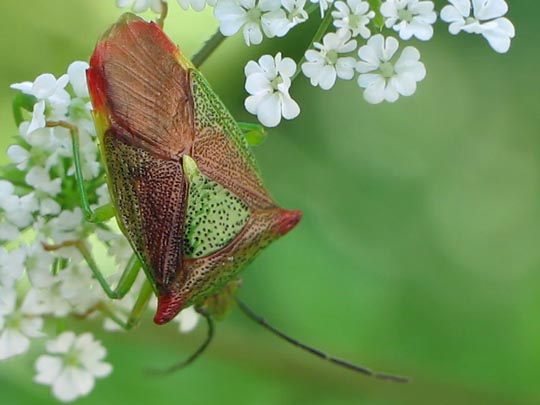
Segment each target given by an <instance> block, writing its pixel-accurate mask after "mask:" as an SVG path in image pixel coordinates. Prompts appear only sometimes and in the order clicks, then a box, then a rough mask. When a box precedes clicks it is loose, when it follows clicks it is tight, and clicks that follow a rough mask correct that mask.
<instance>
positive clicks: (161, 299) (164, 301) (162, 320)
mask: <svg viewBox="0 0 540 405" xmlns="http://www.w3.org/2000/svg"><path fill="white" fill-rule="evenodd" d="M183 305H184V302H183V300H182V299H181V298H180V296H178V295H160V296H158V307H157V311H156V315H155V316H154V323H156V324H158V325H164V324H166V323H167V322H170V321H171V320H173V319H174V317H175V316H176V315H178V313H179V312H180V311H181V310H182V308H183Z"/></svg>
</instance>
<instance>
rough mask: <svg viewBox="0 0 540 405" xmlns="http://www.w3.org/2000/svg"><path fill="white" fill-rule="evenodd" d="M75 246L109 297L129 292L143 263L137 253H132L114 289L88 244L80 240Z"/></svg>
mask: <svg viewBox="0 0 540 405" xmlns="http://www.w3.org/2000/svg"><path fill="white" fill-rule="evenodd" d="M75 246H76V247H77V249H78V250H79V252H81V254H82V256H83V257H84V260H85V261H86V263H87V264H88V267H90V270H91V271H92V274H93V275H94V278H95V279H96V280H97V281H98V283H99V284H100V285H101V288H103V291H104V292H105V294H107V296H108V297H109V298H111V299H121V298H122V297H124V296H125V295H126V294H127V293H128V291H129V290H130V289H131V287H132V286H133V283H134V282H135V279H136V278H137V275H138V274H139V271H140V270H141V263H140V262H139V259H138V258H137V256H136V255H135V254H133V255H131V258H130V259H129V261H128V263H127V265H126V268H125V269H124V271H123V273H122V275H121V276H120V280H119V281H118V283H117V285H116V287H115V288H114V289H113V288H112V287H111V286H110V285H109V283H108V282H107V280H106V279H105V276H104V275H103V273H102V272H101V270H99V267H98V265H97V263H96V262H95V261H94V258H93V257H92V254H91V253H90V251H89V250H88V248H87V246H86V245H85V244H84V243H83V242H81V241H78V242H77V243H76V244H75Z"/></svg>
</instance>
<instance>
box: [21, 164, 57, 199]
mask: <svg viewBox="0 0 540 405" xmlns="http://www.w3.org/2000/svg"><path fill="white" fill-rule="evenodd" d="M24 180H25V181H26V184H28V185H29V186H32V187H34V188H35V189H36V190H39V191H42V192H44V193H45V194H48V195H51V196H55V195H56V194H58V193H59V192H60V190H61V189H62V184H61V183H62V180H61V179H59V178H57V179H54V180H53V179H51V176H50V175H49V171H48V170H47V169H46V168H44V167H39V166H34V167H32V168H31V169H30V170H29V171H28V173H27V174H26V177H25V178H24Z"/></svg>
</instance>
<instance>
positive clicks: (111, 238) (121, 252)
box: [96, 228, 133, 267]
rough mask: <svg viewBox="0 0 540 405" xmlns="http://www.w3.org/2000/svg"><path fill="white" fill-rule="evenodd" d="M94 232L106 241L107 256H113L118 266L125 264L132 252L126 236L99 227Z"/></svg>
mask: <svg viewBox="0 0 540 405" xmlns="http://www.w3.org/2000/svg"><path fill="white" fill-rule="evenodd" d="M96 234H97V236H98V237H99V239H101V240H103V241H104V242H106V244H107V247H108V249H107V253H108V254H109V256H112V257H114V259H115V261H116V264H117V265H118V266H119V267H123V266H125V265H126V263H127V262H128V260H129V259H130V258H131V255H132V254H133V249H132V247H131V245H130V244H129V242H128V240H127V238H126V237H125V236H124V235H122V234H121V233H117V232H112V231H109V230H104V229H101V228H97V229H96Z"/></svg>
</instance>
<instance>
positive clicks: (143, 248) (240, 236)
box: [49, 13, 400, 381]
mask: <svg viewBox="0 0 540 405" xmlns="http://www.w3.org/2000/svg"><path fill="white" fill-rule="evenodd" d="M87 78H88V86H89V90H90V95H91V99H92V104H93V115H94V121H95V125H96V129H97V133H98V138H99V147H100V151H101V155H102V158H103V160H104V163H105V167H106V175H107V183H108V187H109V191H110V194H111V199H112V206H108V207H103V208H100V209H98V210H96V211H95V212H93V211H92V210H91V209H90V204H89V203H88V199H87V198H86V196H85V191H84V184H83V181H82V175H81V168H80V165H79V164H78V160H79V159H78V153H79V152H78V150H77V134H76V128H74V127H72V126H70V125H69V124H67V123H49V124H50V125H64V126H67V127H69V128H70V129H71V130H72V133H73V141H74V142H73V148H74V154H75V168H76V176H77V178H78V184H79V191H80V193H81V200H82V206H83V210H84V212H85V214H86V216H87V217H88V218H89V219H90V220H94V221H97V220H104V219H108V218H110V217H112V216H115V217H116V220H117V222H118V225H119V227H120V229H121V231H122V232H123V234H124V235H125V236H126V238H127V239H128V240H129V242H130V244H131V246H132V248H133V251H134V253H135V255H134V257H133V259H132V260H131V261H130V263H129V265H128V267H127V269H126V271H125V273H124V274H123V276H122V277H121V279H120V281H119V283H118V285H117V287H116V289H115V290H112V289H111V288H110V287H109V286H108V284H107V283H106V281H105V279H104V278H103V276H102V275H101V273H100V272H99V270H98V269H97V266H96V264H95V262H94V261H93V259H92V257H91V255H90V253H89V252H88V251H87V250H86V249H85V247H84V246H83V245H79V246H78V247H79V249H80V251H81V253H82V254H83V256H84V257H85V258H86V260H87V262H88V264H89V265H90V267H91V269H92V271H93V272H94V275H95V277H96V278H97V279H98V281H99V282H100V283H101V285H102V286H103V288H104V290H105V292H106V293H107V294H108V295H109V296H110V297H111V298H121V297H122V296H123V295H124V294H125V293H126V292H127V291H128V290H129V288H130V287H131V286H132V284H133V282H134V280H135V277H136V275H137V272H138V271H139V269H140V268H141V267H142V269H143V271H144V273H145V274H146V278H147V280H148V283H147V284H146V285H145V287H143V289H142V291H141V294H140V297H139V300H138V301H137V303H136V304H135V307H134V309H133V312H132V314H131V316H130V318H129V320H128V322H127V325H126V326H128V327H129V326H132V325H133V324H134V323H136V321H137V318H138V317H139V315H140V314H141V313H142V312H143V310H144V308H145V307H146V304H147V303H148V300H149V298H150V297H151V295H152V293H154V294H155V295H156V296H157V299H158V306H157V311H156V314H155V317H154V321H155V323H157V324H165V323H167V322H169V321H170V320H171V319H173V318H174V317H175V316H176V315H177V314H178V313H179V312H180V311H181V310H182V309H183V308H185V307H187V306H190V305H195V307H196V308H197V309H198V311H199V312H201V313H202V314H203V315H204V316H205V318H206V319H207V321H208V325H209V334H208V338H207V340H206V341H205V342H204V344H203V345H202V346H201V347H200V349H199V350H198V351H197V352H196V353H194V355H193V356H191V357H190V358H189V359H188V360H187V361H184V362H182V363H179V364H178V365H176V366H174V367H173V368H177V367H179V366H183V365H185V364H187V363H189V362H191V361H192V360H193V359H194V358H195V357H196V356H197V355H198V354H200V353H201V352H202V351H203V350H204V348H205V347H206V346H207V345H208V343H209V341H210V339H211V337H212V334H213V323H212V317H219V316H220V315H223V314H224V312H225V310H226V307H227V306H229V304H230V303H231V302H234V300H235V298H234V294H235V290H236V287H237V285H238V273H239V271H240V270H242V269H243V268H244V267H245V266H246V265H247V264H248V263H249V262H250V261H251V260H253V259H254V258H255V256H256V255H257V254H258V253H259V252H260V251H261V250H262V249H263V248H264V247H266V246H267V245H268V244H269V243H271V242H272V241H274V240H276V239H278V238H279V237H281V236H283V235H285V234H286V233H287V232H289V231H290V230H291V229H292V228H294V227H295V226H296V224H297V223H298V222H299V221H300V218H301V213H300V211H290V210H285V209H282V208H280V207H278V206H277V205H276V203H275V202H274V200H273V199H272V197H271V196H270V194H269V193H268V191H267V189H266V188H265V187H264V185H263V182H262V179H261V176H260V172H259V169H258V168H257V164H256V162H255V159H254V157H253V155H252V153H251V151H250V149H249V146H248V143H247V141H246V138H245V136H244V134H243V132H242V130H241V128H240V127H239V125H238V124H237V123H236V121H235V120H234V119H233V117H232V116H231V114H230V113H229V112H228V110H227V108H226V107H225V106H224V104H223V103H222V102H221V100H220V99H219V97H218V96H217V95H216V94H215V93H214V92H213V90H212V89H211V87H210V85H209V84H208V82H207V81H206V79H205V78H204V77H203V76H202V74H201V73H200V72H199V71H198V70H197V69H196V67H195V66H194V65H193V64H192V62H191V61H190V60H189V59H187V58H186V57H185V56H184V55H183V54H182V53H181V52H180V50H179V49H178V47H177V46H176V45H174V44H173V43H172V42H171V40H170V39H169V38H168V37H167V36H166V35H165V34H164V32H163V31H162V30H161V28H160V27H159V26H158V25H156V24H155V23H152V22H146V21H145V20H142V19H141V18H139V17H137V16H135V15H133V14H129V13H128V14H124V15H123V16H122V17H121V18H120V20H119V21H118V22H117V23H116V24H114V25H113V26H112V27H111V28H110V29H109V30H108V31H107V32H106V33H105V34H104V36H103V37H102V38H101V40H100V41H99V42H98V44H97V46H96V49H95V51H94V53H93V55H92V57H91V60H90V68H89V69H88V71H87ZM251 128H252V127H251ZM239 304H240V305H239V306H240V308H241V309H242V310H243V312H244V313H246V314H247V315H248V316H249V317H250V318H252V319H254V320H255V321H256V322H258V323H260V324H261V325H263V326H265V327H266V328H268V329H270V330H271V331H272V332H274V333H276V334H278V335H279V336H281V337H283V338H285V339H286V340H288V341H289V342H291V343H293V344H295V345H297V346H299V347H301V348H303V349H306V350H308V351H310V352H311V353H313V354H315V355H317V356H319V357H322V358H325V359H327V360H330V361H332V362H334V363H337V364H339V365H342V366H345V367H348V368H351V369H353V370H356V371H360V372H363V373H366V374H371V375H375V376H378V377H381V378H390V379H396V380H398V381H399V380H400V378H399V377H392V376H387V375H383V374H375V373H372V372H371V371H370V370H369V369H366V368H363V367H359V366H355V365H352V364H350V363H347V362H344V361H342V360H339V359H336V358H332V357H329V356H327V355H326V354H324V353H322V352H320V351H318V350H315V349H313V348H310V347H308V346H306V345H304V344H302V343H300V342H298V341H296V340H294V339H291V338H290V337H288V336H287V335H284V334H283V333H281V332H280V331H278V330H276V329H275V328H273V327H272V326H270V325H269V324H268V323H267V322H266V321H265V320H264V319H262V318H261V317H259V316H258V315H256V314H255V313H253V312H252V311H251V310H250V309H249V308H248V307H247V306H246V305H245V304H244V303H242V302H239Z"/></svg>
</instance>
